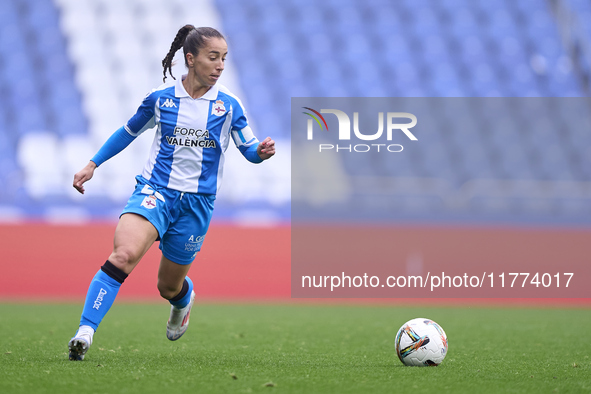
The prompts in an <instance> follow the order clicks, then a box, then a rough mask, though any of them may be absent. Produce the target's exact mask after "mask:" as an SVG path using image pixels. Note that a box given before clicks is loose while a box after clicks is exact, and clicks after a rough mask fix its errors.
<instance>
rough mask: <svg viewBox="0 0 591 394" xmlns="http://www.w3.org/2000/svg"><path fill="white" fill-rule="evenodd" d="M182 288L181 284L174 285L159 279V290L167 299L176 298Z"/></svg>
mask: <svg viewBox="0 0 591 394" xmlns="http://www.w3.org/2000/svg"><path fill="white" fill-rule="evenodd" d="M181 289H182V284H181V286H180V287H179V286H174V285H172V284H170V283H167V282H165V281H163V280H160V279H158V291H159V292H160V296H161V297H162V298H165V299H167V300H170V299H171V298H174V297H175V296H176V295H177V294H178V293H179V292H180V291H181Z"/></svg>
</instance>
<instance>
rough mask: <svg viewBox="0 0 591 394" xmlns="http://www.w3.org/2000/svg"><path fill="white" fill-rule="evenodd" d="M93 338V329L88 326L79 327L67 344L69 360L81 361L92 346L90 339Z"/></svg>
mask: <svg viewBox="0 0 591 394" xmlns="http://www.w3.org/2000/svg"><path fill="white" fill-rule="evenodd" d="M93 336H94V329H93V328H92V327H90V326H80V328H79V329H78V331H77V332H76V335H74V338H72V339H70V342H68V349H69V350H70V360H72V361H82V360H84V355H85V354H86V352H87V351H88V348H90V345H92V337H93Z"/></svg>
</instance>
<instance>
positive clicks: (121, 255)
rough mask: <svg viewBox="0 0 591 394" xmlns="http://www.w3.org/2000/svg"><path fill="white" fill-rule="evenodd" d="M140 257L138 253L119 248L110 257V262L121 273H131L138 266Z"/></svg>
mask: <svg viewBox="0 0 591 394" xmlns="http://www.w3.org/2000/svg"><path fill="white" fill-rule="evenodd" d="M137 260H138V256H137V253H134V252H132V251H131V250H128V249H124V248H119V249H117V250H116V251H113V253H111V255H110V256H109V261H110V262H111V263H112V264H113V265H114V266H115V267H117V268H119V269H120V270H121V271H123V272H126V273H129V272H131V270H132V269H133V267H134V266H135V265H136V264H137Z"/></svg>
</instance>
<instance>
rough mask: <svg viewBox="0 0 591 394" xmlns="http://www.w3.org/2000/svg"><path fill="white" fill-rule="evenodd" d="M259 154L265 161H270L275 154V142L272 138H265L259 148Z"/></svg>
mask: <svg viewBox="0 0 591 394" xmlns="http://www.w3.org/2000/svg"><path fill="white" fill-rule="evenodd" d="M257 154H258V155H259V157H260V158H261V159H263V160H267V159H270V158H271V157H273V155H274V154H275V141H273V140H272V139H271V137H267V138H265V139H264V140H263V141H262V142H260V143H259V145H258V146H257Z"/></svg>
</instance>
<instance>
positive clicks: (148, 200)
mask: <svg viewBox="0 0 591 394" xmlns="http://www.w3.org/2000/svg"><path fill="white" fill-rule="evenodd" d="M156 201H157V198H156V196H155V195H151V196H146V197H144V201H142V204H141V205H142V207H144V208H148V209H154V208H156Z"/></svg>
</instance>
